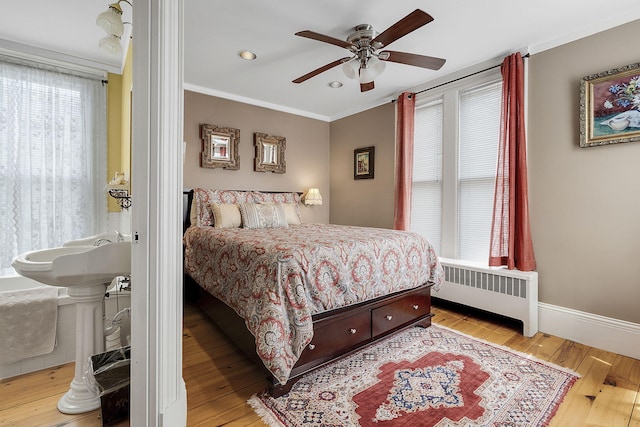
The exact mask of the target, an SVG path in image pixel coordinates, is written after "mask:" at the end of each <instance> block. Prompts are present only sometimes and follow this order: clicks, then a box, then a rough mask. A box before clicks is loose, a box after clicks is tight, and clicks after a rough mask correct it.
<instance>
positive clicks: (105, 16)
mask: <svg viewBox="0 0 640 427" xmlns="http://www.w3.org/2000/svg"><path fill="white" fill-rule="evenodd" d="M96 25H98V27H100V28H102V29H103V30H104V31H105V32H106V33H107V34H113V35H114V36H117V37H122V34H124V24H123V23H122V9H121V8H120V6H119V5H118V4H117V3H114V4H111V5H109V9H107V10H106V11H104V12H102V13H101V14H100V15H98V17H97V18H96Z"/></svg>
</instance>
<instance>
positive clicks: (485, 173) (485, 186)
mask: <svg viewBox="0 0 640 427" xmlns="http://www.w3.org/2000/svg"><path fill="white" fill-rule="evenodd" d="M501 95H502V81H501V79H500V74H499V71H494V72H491V73H488V74H484V75H482V76H480V77H477V76H476V77H472V78H467V79H465V80H462V81H459V82H456V83H455V84H450V85H447V86H443V87H442V88H438V89H437V90H436V89H434V90H431V91H428V92H425V93H423V94H420V95H418V98H417V99H416V112H415V139H414V159H413V184H412V186H413V190H412V203H411V230H412V231H415V232H418V233H420V234H423V235H424V236H426V237H427V238H428V239H429V241H430V242H431V243H432V244H433V245H434V247H435V249H436V251H437V252H438V253H439V254H440V255H441V256H443V257H447V258H455V259H461V260H467V261H474V262H480V263H483V264H486V263H487V262H488V259H489V242H490V234H491V216H492V213H493V195H494V188H495V175H496V161H497V156H498V142H499V138H500V102H501Z"/></svg>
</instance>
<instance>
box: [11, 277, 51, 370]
mask: <svg viewBox="0 0 640 427" xmlns="http://www.w3.org/2000/svg"><path fill="white" fill-rule="evenodd" d="M57 322H58V288H56V287H53V286H42V287H38V288H29V289H20V290H15V291H2V292H0V365H3V364H7V363H11V362H15V361H17V360H21V359H26V358H28V357H33V356H39V355H41V354H47V353H51V352H52V351H53V348H54V346H55V343H56V323H57Z"/></svg>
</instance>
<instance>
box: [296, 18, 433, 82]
mask: <svg viewBox="0 0 640 427" xmlns="http://www.w3.org/2000/svg"><path fill="white" fill-rule="evenodd" d="M431 21H433V18H432V17H431V15H429V14H428V13H426V12H423V11H422V10H420V9H416V10H414V11H413V12H411V13H410V14H408V15H407V16H405V17H404V18H402V19H401V20H399V21H398V22H396V23H395V24H393V25H392V26H391V27H389V28H387V29H386V30H385V31H383V32H382V33H380V34H377V33H376V31H375V30H374V29H373V27H372V26H371V25H369V24H362V25H358V26H356V27H355V28H354V30H355V31H354V32H353V33H352V34H350V35H349V37H347V40H346V41H343V40H340V39H336V38H333V37H330V36H325V35H323V34H319V33H316V32H314V31H309V30H305V31H299V32H297V33H296V34H295V35H296V36H300V37H306V38H309V39H312V40H318V41H321V42H325V43H329V44H332V45H335V46H339V47H343V48H345V49H347V50H349V51H350V52H351V53H352V56H350V57H349V56H347V57H344V58H340V59H337V60H335V61H333V62H331V63H329V64H327V65H324V66H322V67H320V68H317V69H315V70H313V71H311V72H310V73H307V74H305V75H304V76H301V77H298V78H297V79H295V80H293V83H302V82H304V81H306V80H308V79H310V78H311V77H314V76H317V75H318V74H320V73H324V72H325V71H327V70H330V69H332V68H334V67H336V66H338V65H340V64H342V69H343V71H344V73H345V74H346V75H347V77H349V78H352V79H355V78H356V77H357V78H358V80H359V81H360V92H366V91H368V90H371V89H373V88H374V83H373V81H374V79H375V78H376V77H377V76H379V75H380V74H381V73H382V71H384V68H385V65H386V64H385V62H387V61H388V62H397V63H399V64H406V65H413V66H415V67H422V68H428V69H431V70H439V69H440V68H441V67H442V66H443V65H444V63H445V61H446V60H445V59H442V58H434V57H432V56H424V55H417V54H415V53H406V52H395V51H392V50H383V51H380V49H382V48H383V47H385V46H387V45H390V44H391V43H393V42H394V41H396V40H398V39H399V38H401V37H404V36H406V35H407V34H409V33H410V32H412V31H415V30H417V29H418V28H420V27H422V26H423V25H426V24H428V23H429V22H431Z"/></svg>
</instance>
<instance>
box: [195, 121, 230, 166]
mask: <svg viewBox="0 0 640 427" xmlns="http://www.w3.org/2000/svg"><path fill="white" fill-rule="evenodd" d="M200 134H201V137H202V153H201V156H200V166H201V167H203V168H223V169H231V170H238V169H240V156H239V155H238V144H239V143H240V130H239V129H234V128H227V127H219V126H215V125H209V124H206V123H205V124H201V125H200Z"/></svg>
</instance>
